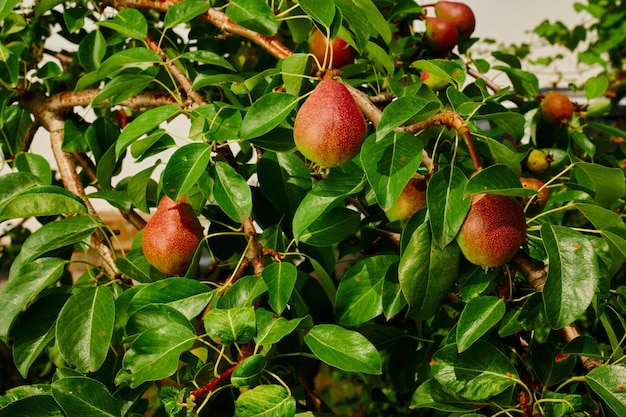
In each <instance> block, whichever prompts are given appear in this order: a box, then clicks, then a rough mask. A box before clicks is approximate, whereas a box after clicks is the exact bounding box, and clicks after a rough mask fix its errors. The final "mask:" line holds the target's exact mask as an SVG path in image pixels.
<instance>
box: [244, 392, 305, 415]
mask: <svg viewBox="0 0 626 417" xmlns="http://www.w3.org/2000/svg"><path fill="white" fill-rule="evenodd" d="M295 413H296V399H295V398H293V397H292V396H291V395H290V394H289V391H287V390H286V389H285V387H283V386H281V385H259V386H258V387H254V388H252V389H250V390H247V391H244V392H243V393H242V394H241V395H240V396H239V397H238V398H237V400H235V414H234V417H282V416H285V417H287V416H293V415H294V414H295Z"/></svg>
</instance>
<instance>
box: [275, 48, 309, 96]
mask: <svg viewBox="0 0 626 417" xmlns="http://www.w3.org/2000/svg"><path fill="white" fill-rule="evenodd" d="M310 62H311V57H310V56H309V55H308V54H304V53H293V54H291V55H289V56H288V57H286V58H285V59H284V60H283V64H282V70H283V71H284V73H283V74H282V77H283V81H284V82H285V92H286V93H287V94H291V95H292V96H295V97H299V96H300V92H301V89H302V84H303V83H304V78H303V77H302V76H303V75H305V74H307V72H308V69H309V67H310Z"/></svg>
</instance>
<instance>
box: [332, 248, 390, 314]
mask: <svg viewBox="0 0 626 417" xmlns="http://www.w3.org/2000/svg"><path fill="white" fill-rule="evenodd" d="M397 262H398V257H397V256H395V255H378V256H372V257H367V258H365V259H363V260H361V261H359V262H357V263H356V264H355V265H353V266H352V267H351V268H350V269H348V270H347V271H346V273H345V274H344V276H343V278H342V279H341V282H340V283H339V288H338V289H337V295H336V301H335V318H336V320H337V323H339V324H342V325H344V326H358V325H359V324H363V323H365V322H367V321H369V320H371V319H373V318H375V317H377V316H378V315H380V314H381V313H382V312H383V292H384V290H383V285H384V283H385V275H386V274H387V272H388V270H389V269H390V267H391V266H392V265H395V264H396V263H397Z"/></svg>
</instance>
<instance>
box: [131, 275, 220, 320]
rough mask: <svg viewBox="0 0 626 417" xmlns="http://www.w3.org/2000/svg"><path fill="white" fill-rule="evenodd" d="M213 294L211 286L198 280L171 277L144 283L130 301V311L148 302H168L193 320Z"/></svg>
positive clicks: (167, 303)
mask: <svg viewBox="0 0 626 417" xmlns="http://www.w3.org/2000/svg"><path fill="white" fill-rule="evenodd" d="M213 295H214V294H213V291H212V290H211V288H210V287H208V286H206V285H204V284H202V283H200V282H198V281H194V280H190V279H187V278H180V277H171V278H167V279H162V280H160V281H157V282H153V283H151V284H145V285H142V286H141V287H140V288H139V290H137V292H136V293H135V295H134V296H133V298H132V300H131V301H130V304H129V306H128V311H129V312H131V313H132V312H135V311H137V310H139V309H140V308H142V307H144V306H146V305H148V304H166V305H168V306H170V307H172V308H174V309H176V310H178V311H180V312H181V313H182V314H183V315H185V317H187V318H188V319H190V320H191V319H192V318H194V317H195V316H197V315H198V314H200V313H201V312H202V311H203V310H204V308H205V307H206V306H207V304H208V303H209V301H210V300H211V298H212V297H213Z"/></svg>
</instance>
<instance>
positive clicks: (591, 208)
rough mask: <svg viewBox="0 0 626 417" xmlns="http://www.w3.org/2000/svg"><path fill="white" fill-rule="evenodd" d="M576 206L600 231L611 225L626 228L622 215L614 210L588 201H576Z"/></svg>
mask: <svg viewBox="0 0 626 417" xmlns="http://www.w3.org/2000/svg"><path fill="white" fill-rule="evenodd" d="M574 207H576V209H577V210H578V211H580V213H581V214H582V215H583V216H585V217H586V218H587V220H589V221H590V222H591V224H593V226H594V227H595V228H596V229H598V230H600V231H604V229H607V228H609V227H616V228H620V229H624V228H625V226H624V221H623V220H622V217H621V216H620V215H619V214H617V213H616V212H614V211H613V210H609V209H607V208H604V207H600V206H597V205H595V204H588V203H574Z"/></svg>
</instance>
